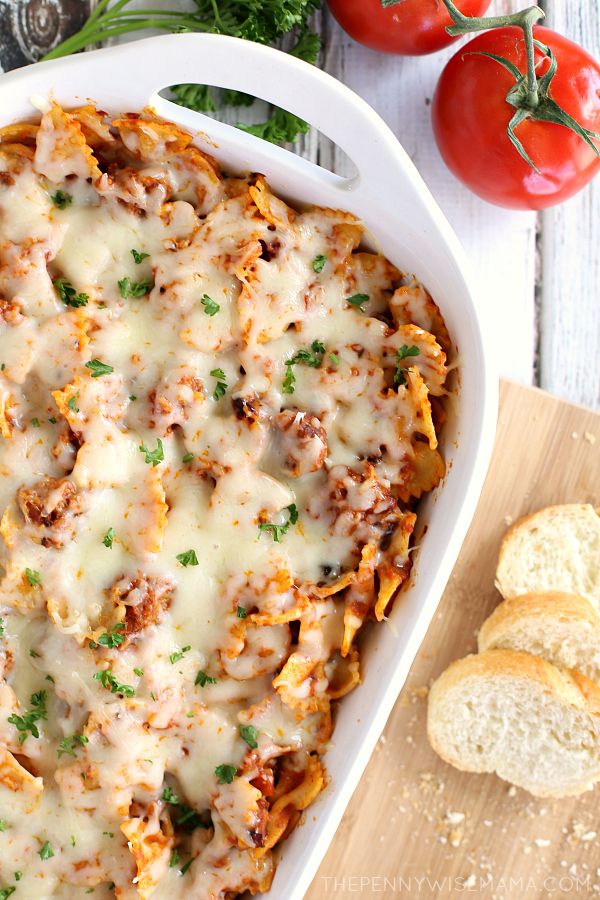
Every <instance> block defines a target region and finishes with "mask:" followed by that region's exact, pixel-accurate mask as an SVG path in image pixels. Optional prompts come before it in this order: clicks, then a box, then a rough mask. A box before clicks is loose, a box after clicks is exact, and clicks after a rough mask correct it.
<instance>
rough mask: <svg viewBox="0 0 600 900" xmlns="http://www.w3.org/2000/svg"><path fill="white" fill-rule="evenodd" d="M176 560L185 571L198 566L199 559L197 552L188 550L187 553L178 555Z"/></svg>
mask: <svg viewBox="0 0 600 900" xmlns="http://www.w3.org/2000/svg"><path fill="white" fill-rule="evenodd" d="M175 559H176V560H177V562H179V563H181V565H182V566H183V567H184V569H187V567H188V566H197V565H198V557H197V556H196V551H195V550H186V551H185V553H178V554H177V556H176V557H175Z"/></svg>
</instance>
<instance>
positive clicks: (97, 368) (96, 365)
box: [85, 359, 115, 378]
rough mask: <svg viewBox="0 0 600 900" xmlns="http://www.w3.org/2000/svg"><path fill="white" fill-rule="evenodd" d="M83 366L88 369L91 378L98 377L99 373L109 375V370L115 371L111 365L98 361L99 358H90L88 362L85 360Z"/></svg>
mask: <svg viewBox="0 0 600 900" xmlns="http://www.w3.org/2000/svg"><path fill="white" fill-rule="evenodd" d="M85 367H86V369H90V371H91V373H92V378H100V376H101V375H110V374H111V372H114V371H115V370H114V369H113V367H112V366H108V365H107V364H106V363H103V362H100V360H99V359H91V360H90V361H89V362H86V364H85Z"/></svg>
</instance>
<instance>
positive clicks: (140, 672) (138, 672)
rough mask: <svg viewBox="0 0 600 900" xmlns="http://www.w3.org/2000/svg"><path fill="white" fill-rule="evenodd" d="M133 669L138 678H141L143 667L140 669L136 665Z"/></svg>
mask: <svg viewBox="0 0 600 900" xmlns="http://www.w3.org/2000/svg"><path fill="white" fill-rule="evenodd" d="M133 671H134V672H135V674H136V675H137V676H138V678H141V677H142V675H143V674H144V670H143V669H140V667H139V666H136V667H135V669H134V670H133Z"/></svg>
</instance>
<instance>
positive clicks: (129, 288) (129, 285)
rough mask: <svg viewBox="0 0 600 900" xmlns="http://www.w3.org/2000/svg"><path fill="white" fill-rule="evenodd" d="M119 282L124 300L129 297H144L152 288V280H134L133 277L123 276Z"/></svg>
mask: <svg viewBox="0 0 600 900" xmlns="http://www.w3.org/2000/svg"><path fill="white" fill-rule="evenodd" d="M117 283H118V285H119V293H120V295H121V297H122V298H123V300H127V298H128V297H135V298H136V299H137V298H139V297H144V296H145V295H146V294H149V293H150V291H151V290H152V282H151V281H148V280H146V281H132V280H131V278H121V280H120V281H119V282H117Z"/></svg>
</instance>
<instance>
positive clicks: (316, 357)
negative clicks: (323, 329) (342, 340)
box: [281, 341, 325, 394]
mask: <svg viewBox="0 0 600 900" xmlns="http://www.w3.org/2000/svg"><path fill="white" fill-rule="evenodd" d="M324 355H325V344H324V343H323V341H313V342H312V344H311V345H310V348H306V347H301V348H300V350H297V351H296V352H295V353H294V355H293V356H291V357H290V358H289V359H288V360H287V361H286V364H285V366H286V371H285V378H284V379H283V383H282V385H281V390H282V393H284V394H293V393H294V389H295V386H296V376H295V375H294V372H293V366H297V365H304V366H309V367H310V368H311V369H319V368H320V367H321V364H322V363H323V356H324Z"/></svg>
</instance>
